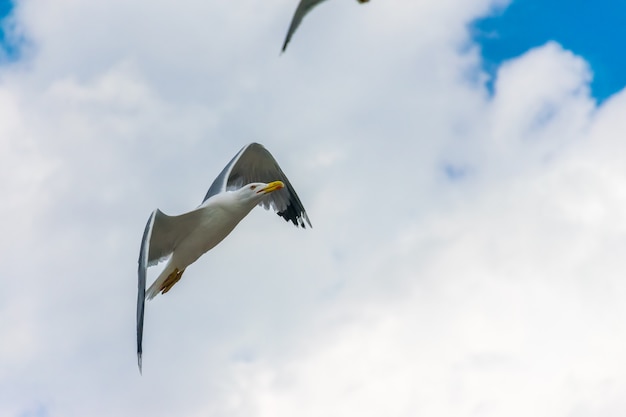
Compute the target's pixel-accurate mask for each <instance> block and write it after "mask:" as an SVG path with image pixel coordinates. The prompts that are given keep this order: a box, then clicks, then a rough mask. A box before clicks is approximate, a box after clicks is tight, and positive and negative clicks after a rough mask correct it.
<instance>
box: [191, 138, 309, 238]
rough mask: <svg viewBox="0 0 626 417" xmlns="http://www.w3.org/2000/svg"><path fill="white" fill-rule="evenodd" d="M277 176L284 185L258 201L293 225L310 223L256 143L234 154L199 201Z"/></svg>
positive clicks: (271, 159) (272, 161)
mask: <svg viewBox="0 0 626 417" xmlns="http://www.w3.org/2000/svg"><path fill="white" fill-rule="evenodd" d="M277 180H280V181H282V182H283V183H284V184H285V188H283V189H281V190H277V191H274V192H272V193H270V194H268V195H267V196H266V197H265V198H264V199H263V200H262V201H261V203H260V204H259V205H262V206H263V207H265V208H266V209H269V208H270V207H271V208H273V209H274V211H276V213H278V215H279V216H281V217H282V218H284V219H285V220H286V221H291V222H292V223H293V224H295V225H296V226H301V227H303V228H305V227H306V226H305V221H306V223H307V224H308V225H309V227H311V221H310V220H309V216H307V214H306V211H305V210H304V206H303V205H302V202H301V201H300V198H299V197H298V194H296V191H295V190H294V189H293V186H292V185H291V183H290V182H289V180H288V179H287V176H286V175H285V173H284V172H283V171H282V169H280V166H279V165H278V162H276V160H275V159H274V157H273V156H272V154H270V153H269V152H268V150H267V149H265V148H264V147H263V145H260V144H258V143H251V144H249V145H246V146H244V147H243V148H242V149H241V150H240V151H239V152H238V153H237V155H235V157H234V158H233V159H232V160H231V161H230V162H229V163H228V165H226V167H225V168H224V169H223V170H222V172H221V173H220V175H218V176H217V178H216V179H215V181H213V184H211V187H210V188H209V191H208V192H207V194H206V196H205V197H204V200H203V203H204V202H205V201H206V200H208V199H209V198H210V197H211V196H213V195H215V194H219V193H221V192H224V191H228V190H234V189H239V188H241V187H243V186H244V185H246V184H250V183H252V182H264V183H269V182H272V181H277Z"/></svg>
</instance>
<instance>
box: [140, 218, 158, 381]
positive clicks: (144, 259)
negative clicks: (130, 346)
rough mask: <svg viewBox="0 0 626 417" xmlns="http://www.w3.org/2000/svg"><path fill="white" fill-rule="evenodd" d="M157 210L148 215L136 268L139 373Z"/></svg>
mask: <svg viewBox="0 0 626 417" xmlns="http://www.w3.org/2000/svg"><path fill="white" fill-rule="evenodd" d="M158 211H159V210H158V209H157V210H155V211H153V212H152V214H151V215H150V218H149V219H148V223H146V227H145V229H144V231H143V238H142V239H141V248H140V249H139V262H138V263H139V266H138V268H137V276H138V283H137V365H138V366H139V372H140V373H141V355H142V353H143V347H142V342H143V316H144V307H145V303H146V272H147V269H148V251H149V249H150V237H151V235H152V229H153V226H154V219H155V217H156V214H157V212H158Z"/></svg>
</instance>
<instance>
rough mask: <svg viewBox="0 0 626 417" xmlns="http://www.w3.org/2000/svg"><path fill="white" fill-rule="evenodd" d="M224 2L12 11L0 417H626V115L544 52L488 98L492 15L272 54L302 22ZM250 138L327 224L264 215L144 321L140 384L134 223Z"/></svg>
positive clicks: (576, 70)
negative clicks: (485, 48)
mask: <svg viewBox="0 0 626 417" xmlns="http://www.w3.org/2000/svg"><path fill="white" fill-rule="evenodd" d="M236 3H237V4H232V5H230V4H229V5H223V4H215V5H212V4H207V3H206V2H204V3H202V4H201V3H200V2H194V1H189V2H185V3H184V4H183V3H181V4H177V6H176V7H177V8H176V9H173V8H172V5H171V4H170V3H168V2H150V3H145V2H136V3H134V4H132V5H129V4H127V3H124V2H113V3H111V2H108V3H106V4H104V3H103V4H101V5H99V6H97V7H94V6H93V5H91V4H90V5H89V7H87V6H86V5H83V4H80V3H77V2H72V1H67V2H57V4H55V7H54V8H51V7H49V5H46V4H44V3H42V2H37V1H31V2H24V3H20V4H18V6H17V9H16V22H17V23H16V25H17V26H16V28H17V30H21V31H23V32H24V33H26V34H27V37H28V39H29V45H30V46H29V48H28V49H27V52H28V53H27V54H25V56H24V57H23V59H22V60H21V61H20V62H17V63H14V64H11V65H8V64H5V66H4V67H3V68H2V72H1V73H0V113H1V114H2V115H3V117H2V119H1V120H0V146H1V147H2V152H1V153H0V170H1V171H2V175H1V176H0V178H1V179H0V184H1V187H2V190H3V191H4V195H5V202H4V203H3V204H2V205H0V213H1V214H2V219H3V220H2V229H3V236H2V239H1V240H0V244H1V245H2V249H3V253H4V254H5V256H3V258H2V260H1V261H0V266H1V267H2V271H3V274H4V276H5V280H3V284H4V289H3V291H2V292H0V333H1V334H3V335H4V337H3V342H2V343H1V344H0V358H1V359H0V365H1V366H0V414H2V415H8V416H31V415H36V416H57V415H59V416H61V415H63V416H79V415H80V416H82V415H86V414H88V415H93V416H99V415H103V416H104V415H126V414H148V413H149V414H151V415H155V416H159V415H172V414H175V415H190V416H193V415H226V416H240V415H259V416H265V415H275V416H283V415H284V416H291V415H293V414H295V413H298V414H301V415H305V416H306V415H320V414H325V415H330V416H333V415H337V416H339V415H342V416H345V415H360V416H369V415H372V416H374V415H381V414H385V415H394V416H413V415H416V414H428V415H464V416H465V415H466V416H474V415H476V416H490V415H503V414H506V415H511V416H515V415H520V416H522V415H524V416H526V415H537V416H554V415H570V416H585V415H606V416H611V415H615V416H617V415H623V413H624V412H625V411H626V403H625V402H624V400H623V399H622V396H621V395H620V393H623V392H624V389H625V388H626V387H625V386H624V385H625V382H624V379H623V377H622V376H621V375H623V374H624V371H625V370H626V361H624V359H623V355H622V352H623V351H624V349H625V348H626V346H625V345H626V338H625V337H624V336H623V335H622V334H621V332H620V328H621V323H623V321H624V319H626V309H625V308H624V306H623V302H622V300H623V299H624V295H626V294H625V292H626V287H625V285H624V283H623V282H624V280H623V279H622V278H621V276H620V272H621V271H623V270H624V266H625V265H624V261H623V257H622V256H621V254H622V253H623V249H624V246H625V245H626V239H624V231H625V228H626V219H625V216H624V214H623V213H625V212H626V210H624V208H625V206H626V193H625V192H624V191H623V186H622V185H623V183H624V181H625V180H626V168H624V167H625V166H626V164H624V157H623V155H625V154H626V152H624V149H623V148H624V146H625V145H624V141H623V139H622V138H621V137H620V134H619V132H623V131H624V128H625V127H624V123H625V122H624V121H623V117H621V115H622V114H623V112H624V110H625V108H626V96H625V94H624V93H623V92H620V93H618V94H616V95H615V96H614V97H612V98H611V99H609V100H607V101H606V102H604V103H603V104H602V105H601V106H597V105H596V103H595V102H594V100H593V99H592V98H591V97H590V92H589V87H588V86H589V82H590V80H591V77H592V71H591V69H590V68H589V67H588V65H587V64H586V62H585V61H584V59H582V58H581V57H577V56H574V55H573V54H571V53H570V52H568V51H566V50H563V49H562V48H561V47H560V46H559V45H557V44H553V43H549V44H547V45H544V46H541V47H539V48H536V49H534V50H531V51H528V52H527V53H526V54H524V55H523V56H521V57H519V58H517V59H515V60H512V61H510V62H508V63H506V64H505V65H503V66H502V68H501V69H500V70H499V72H498V74H497V79H496V80H495V88H494V93H493V95H490V94H489V93H488V92H487V90H486V88H485V86H484V81H485V76H484V74H482V73H481V72H480V70H479V68H480V56H479V51H478V49H477V48H476V46H475V45H472V44H471V42H470V40H469V39H468V34H467V31H466V24H467V23H468V22H469V21H471V20H472V19H473V18H475V17H476V16H478V15H480V14H481V13H485V12H486V11H487V10H488V9H489V7H493V6H495V5H496V4H495V3H491V4H490V3H488V2H485V1H472V2H465V3H464V5H463V6H459V5H458V4H455V3H453V2H418V3H416V2H413V1H399V0H398V1H395V2H394V1H391V2H371V3H369V4H368V5H366V6H357V5H355V4H352V3H353V2H328V3H325V4H324V5H323V6H320V7H319V8H318V9H316V11H315V13H313V14H311V16H310V17H307V20H306V21H305V23H303V25H302V28H301V30H300V31H299V32H298V33H297V35H296V37H294V40H293V42H292V44H291V45H290V48H289V50H288V51H287V53H286V54H285V55H283V56H280V57H279V56H278V51H279V49H280V46H281V41H282V36H283V35H284V31H285V30H286V25H287V23H288V20H289V18H290V13H291V12H292V11H293V10H292V6H293V7H295V5H292V4H287V2H285V1H278V0H276V1H272V2H264V3H263V5H262V6H261V5H260V3H257V2H254V1H244V2H243V3H242V2H236ZM335 3H336V4H335ZM452 6H454V7H452ZM250 141H259V142H262V143H264V144H266V145H267V146H268V148H269V149H270V150H271V151H272V152H273V153H274V154H275V156H276V157H277V158H278V160H279V162H280V163H281V165H282V166H283V168H284V169H285V171H286V173H287V174H288V175H289V177H290V179H291V180H292V182H293V183H294V185H295V186H296V188H297V190H298V192H299V194H300V196H301V198H302V200H303V202H304V203H305V206H306V207H307V210H308V212H309V214H310V217H311V220H312V222H313V225H314V228H313V229H312V230H307V231H299V230H296V229H295V228H292V227H289V226H287V225H285V224H284V222H283V221H282V219H280V218H278V217H277V216H274V215H272V214H269V213H265V212H263V211H262V210H260V209H259V210H255V211H254V212H253V213H252V214H251V215H250V217H249V218H247V219H246V220H245V221H244V222H243V223H242V225H241V226H240V227H239V228H238V229H237V230H236V231H235V232H234V233H233V234H232V235H231V236H230V237H229V239H227V240H226V241H225V242H224V243H223V244H222V245H220V246H219V247H218V248H216V249H215V250H214V251H211V252H210V253H209V254H208V255H206V256H205V257H204V258H202V259H201V260H200V261H199V262H198V263H197V264H194V265H193V266H192V267H190V268H189V270H188V271H187V273H186V276H185V279H184V280H182V281H181V282H180V283H179V284H178V285H177V286H176V288H175V289H174V290H173V291H172V292H170V293H168V294H167V296H166V297H159V298H157V299H156V300H154V301H152V302H150V303H148V305H147V312H146V336H145V357H144V370H145V374H144V376H143V377H140V376H139V375H138V372H137V369H136V365H135V357H134V302H135V296H136V294H135V291H136V281H135V275H134V271H135V267H136V263H135V262H136V258H137V251H138V246H139V238H140V236H141V232H142V230H143V226H144V222H145V220H146V218H147V216H148V215H149V213H150V211H151V210H152V209H153V208H155V207H160V208H161V209H163V210H164V211H166V212H169V213H178V212H182V211H185V210H188V209H190V208H193V207H195V205H197V204H198V203H199V201H200V200H201V198H202V196H203V195H204V193H205V191H206V188H207V187H208V186H209V184H210V182H211V181H212V179H213V178H214V176H215V175H216V174H217V173H218V172H219V171H220V170H221V168H222V166H223V165H224V164H225V163H226V162H227V161H228V160H229V158H230V157H231V156H232V154H234V152H236V151H237V150H238V149H239V148H240V147H241V146H242V145H243V144H245V143H247V142H250ZM153 275H156V273H153Z"/></svg>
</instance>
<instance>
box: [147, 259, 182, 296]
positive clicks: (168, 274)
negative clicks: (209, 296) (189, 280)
mask: <svg viewBox="0 0 626 417" xmlns="http://www.w3.org/2000/svg"><path fill="white" fill-rule="evenodd" d="M183 272H185V270H184V269H183V270H182V271H181V270H179V269H178V268H176V267H173V266H169V265H168V266H167V267H166V268H165V269H164V270H163V272H161V274H160V275H159V277H158V278H157V279H156V280H155V281H154V283H153V284H152V285H151V286H150V288H148V290H146V298H147V299H148V300H152V299H153V298H154V297H156V296H157V295H158V294H159V293H161V294H165V293H166V292H168V291H169V290H170V289H171V288H172V287H173V286H174V284H176V283H177V282H178V281H180V279H181V278H182V276H183Z"/></svg>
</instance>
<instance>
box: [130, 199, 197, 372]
mask: <svg viewBox="0 0 626 417" xmlns="http://www.w3.org/2000/svg"><path fill="white" fill-rule="evenodd" d="M202 215H203V213H202V211H201V210H194V211H191V212H189V213H185V214H182V215H180V216H168V215H167V214H165V213H163V212H162V211H161V210H159V209H156V210H154V211H153V212H152V214H151V215H150V218H149V219H148V223H146V228H145V229H144V232H143V238H142V239H141V248H140V249H139V262H138V263H139V266H138V268H137V276H138V284H137V363H138V365H139V371H140V372H141V355H142V340H143V317H144V305H145V300H146V274H147V270H148V267H150V266H152V265H156V264H157V263H158V262H159V261H161V260H162V259H165V258H167V257H168V256H169V255H171V253H172V252H173V251H174V249H175V248H176V246H177V245H178V243H180V241H181V240H182V239H184V238H185V237H186V236H188V235H189V234H190V233H191V232H192V231H193V230H194V229H195V228H196V227H197V226H198V224H199V222H200V221H201V218H202Z"/></svg>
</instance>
